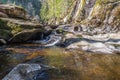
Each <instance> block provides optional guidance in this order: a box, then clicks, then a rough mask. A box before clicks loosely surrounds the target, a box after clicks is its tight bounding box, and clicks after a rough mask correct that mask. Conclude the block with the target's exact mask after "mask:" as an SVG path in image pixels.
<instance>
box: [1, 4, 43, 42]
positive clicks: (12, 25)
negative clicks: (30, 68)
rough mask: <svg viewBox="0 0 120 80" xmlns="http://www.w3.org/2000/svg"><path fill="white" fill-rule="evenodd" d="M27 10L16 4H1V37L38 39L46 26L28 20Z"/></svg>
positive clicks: (18, 39) (21, 40)
mask: <svg viewBox="0 0 120 80" xmlns="http://www.w3.org/2000/svg"><path fill="white" fill-rule="evenodd" d="M26 16H27V13H26V11H25V10H24V9H23V8H22V7H19V6H16V5H8V4H0V38H1V39H2V41H1V44H3V40H6V41H11V42H25V41H28V40H30V39H32V40H33V39H38V38H40V36H41V34H42V33H43V32H44V30H45V29H44V27H42V25H41V24H40V23H38V22H35V21H34V22H33V21H32V20H27V18H26Z"/></svg>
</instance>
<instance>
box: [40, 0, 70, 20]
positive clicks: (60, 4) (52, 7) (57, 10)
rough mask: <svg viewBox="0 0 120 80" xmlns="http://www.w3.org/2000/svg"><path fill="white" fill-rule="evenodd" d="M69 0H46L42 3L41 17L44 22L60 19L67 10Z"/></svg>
mask: <svg viewBox="0 0 120 80" xmlns="http://www.w3.org/2000/svg"><path fill="white" fill-rule="evenodd" d="M68 1H69V0H66V1H65V0H46V1H44V2H43V3H42V6H41V9H40V17H41V20H42V21H43V22H45V21H49V20H52V19H53V20H59V19H60V17H61V15H63V14H64V13H65V11H66V10H67V5H68Z"/></svg>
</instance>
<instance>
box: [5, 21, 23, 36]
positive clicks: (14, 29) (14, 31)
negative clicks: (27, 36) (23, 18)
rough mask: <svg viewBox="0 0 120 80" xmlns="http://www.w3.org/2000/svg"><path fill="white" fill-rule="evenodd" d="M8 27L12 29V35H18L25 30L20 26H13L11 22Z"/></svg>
mask: <svg viewBox="0 0 120 80" xmlns="http://www.w3.org/2000/svg"><path fill="white" fill-rule="evenodd" d="M7 26H8V27H10V28H11V30H12V34H16V33H18V32H21V31H22V30H23V29H22V28H21V26H20V25H18V24H13V23H11V22H8V23H7Z"/></svg>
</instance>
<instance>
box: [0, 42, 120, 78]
mask: <svg viewBox="0 0 120 80" xmlns="http://www.w3.org/2000/svg"><path fill="white" fill-rule="evenodd" d="M20 63H41V64H45V65H48V66H50V67H52V69H51V70H49V71H48V74H49V76H50V80H120V70H119V69H120V56H119V55H118V54H94V53H90V52H84V51H82V50H66V49H64V48H59V47H55V46H54V47H51V48H42V47H40V45H39V44H21V45H20V44H18V45H17V46H16V45H12V46H11V45H10V46H7V47H6V46H5V47H2V48H1V51H0V79H2V78H3V77H4V76H5V75H6V74H7V73H8V72H10V70H11V69H13V68H14V67H15V66H16V65H17V64H20Z"/></svg>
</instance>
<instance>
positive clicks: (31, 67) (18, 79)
mask: <svg viewBox="0 0 120 80" xmlns="http://www.w3.org/2000/svg"><path fill="white" fill-rule="evenodd" d="M38 70H41V66H40V65H39V64H19V65H17V66H16V67H15V68H14V69H13V70H12V71H11V72H10V73H9V74H8V75H7V76H5V77H4V78H3V79H2V80H33V77H34V76H35V71H38ZM30 73H31V74H30Z"/></svg>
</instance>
